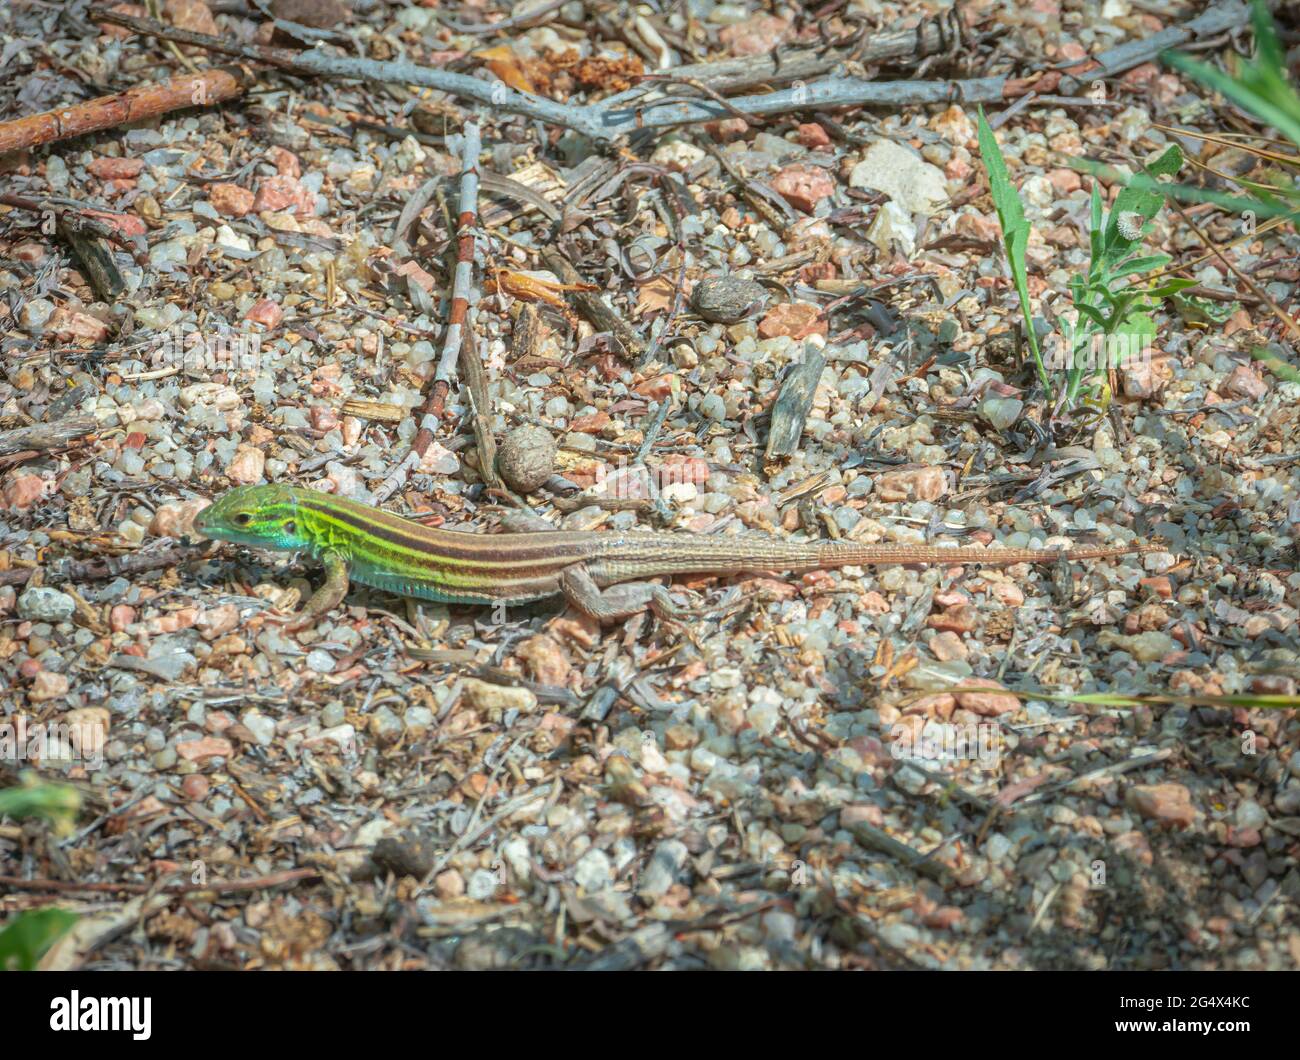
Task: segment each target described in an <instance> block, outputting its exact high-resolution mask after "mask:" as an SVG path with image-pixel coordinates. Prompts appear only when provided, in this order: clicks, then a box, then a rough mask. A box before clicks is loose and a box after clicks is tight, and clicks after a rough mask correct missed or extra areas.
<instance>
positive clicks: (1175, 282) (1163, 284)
mask: <svg viewBox="0 0 1300 1060" xmlns="http://www.w3.org/2000/svg"><path fill="white" fill-rule="evenodd" d="M1195 286H1196V281H1195V280H1189V279H1187V278H1186V277H1185V276H1169V277H1167V278H1166V279H1163V280H1161V281H1160V283H1159V284H1158V285H1157V286H1155V287H1148V288H1147V289H1146V290H1145V291H1143V292H1142V293H1143V294H1145V295H1146V296H1147V297H1148V298H1168V297H1169V296H1170V295H1174V294H1177V293H1178V292H1179V291H1185V290H1187V288H1189V287H1195Z"/></svg>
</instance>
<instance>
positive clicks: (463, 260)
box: [375, 121, 482, 504]
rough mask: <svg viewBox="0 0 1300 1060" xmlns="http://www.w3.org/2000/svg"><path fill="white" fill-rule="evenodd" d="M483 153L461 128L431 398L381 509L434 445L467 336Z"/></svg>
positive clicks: (474, 134)
mask: <svg viewBox="0 0 1300 1060" xmlns="http://www.w3.org/2000/svg"><path fill="white" fill-rule="evenodd" d="M481 148H482V141H481V139H480V137H479V127H478V123H477V122H472V121H471V122H466V123H465V143H464V149H463V151H462V152H461V168H460V217H459V218H458V219H457V222H456V231H457V247H456V273H455V278H454V279H453V280H452V288H451V313H450V315H449V317H448V320H447V331H446V334H445V335H444V336H443V343H442V356H441V357H439V358H438V364H437V367H436V368H435V369H434V373H433V376H432V379H431V380H430V382H431V383H432V386H430V388H429V396H428V398H427V399H426V400H425V402H424V404H423V405H422V406H421V407H420V412H419V416H420V429H419V432H418V433H417V434H416V436H415V441H413V442H412V443H411V451H410V452H409V453H407V454H406V457H405V459H403V460H402V462H401V463H400V464H398V465H397V467H395V468H394V469H393V471H392V473H391V474H390V475H389V476H388V477H387V478H385V479H384V481H383V482H381V483H380V484H379V487H378V488H377V489H376V490H375V503H376V504H382V503H383V502H384V501H386V500H387V499H388V498H389V497H391V496H392V495H393V494H394V493H396V492H397V491H398V490H399V489H401V488H402V487H403V486H404V485H405V484H406V480H407V479H408V478H409V477H410V475H411V472H412V470H414V469H415V468H417V467H419V465H420V461H421V460H423V459H424V454H425V453H427V452H428V451H429V447H430V446H431V445H433V438H434V435H435V434H437V432H438V425H439V423H440V422H441V421H442V415H443V411H444V408H445V406H446V403H447V394H448V392H449V391H450V390H451V381H452V379H453V378H455V375H456V363H457V361H458V360H459V358H460V352H461V346H462V345H463V343H464V337H465V318H466V315H467V314H468V312H469V299H470V292H471V289H472V287H473V285H474V231H475V228H476V226H477V224H478V156H479V151H480V149H481Z"/></svg>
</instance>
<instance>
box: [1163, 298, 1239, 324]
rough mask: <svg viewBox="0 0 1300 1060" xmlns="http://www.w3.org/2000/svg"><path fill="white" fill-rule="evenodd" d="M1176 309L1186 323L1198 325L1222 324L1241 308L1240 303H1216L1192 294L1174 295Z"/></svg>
mask: <svg viewBox="0 0 1300 1060" xmlns="http://www.w3.org/2000/svg"><path fill="white" fill-rule="evenodd" d="M1173 301H1174V308H1175V309H1176V310H1177V311H1178V315H1179V316H1180V317H1182V319H1183V320H1184V321H1191V322H1193V323H1198V324H1222V323H1225V322H1226V321H1227V319H1228V318H1229V317H1230V316H1232V314H1233V313H1235V312H1236V311H1237V310H1238V309H1239V308H1240V307H1241V303H1240V302H1215V301H1213V300H1212V299H1209V298H1197V297H1196V296H1195V295H1192V294H1176V295H1174V299H1173Z"/></svg>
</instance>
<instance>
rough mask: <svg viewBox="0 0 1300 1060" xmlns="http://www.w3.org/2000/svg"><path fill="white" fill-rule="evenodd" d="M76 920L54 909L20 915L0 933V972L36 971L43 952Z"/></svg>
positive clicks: (31, 910)
mask: <svg viewBox="0 0 1300 1060" xmlns="http://www.w3.org/2000/svg"><path fill="white" fill-rule="evenodd" d="M77 920H78V917H77V914H76V913H70V912H69V911H68V910H66V909H59V908H58V907H56V906H50V907H49V908H48V909H30V910H28V911H27V912H25V913H19V914H18V915H17V916H16V917H13V918H12V919H11V920H10V921H9V923H8V924H6V925H5V927H4V930H2V931H0V971H13V970H15V969H17V970H18V971H20V972H31V971H35V970H36V965H37V963H38V962H39V961H40V959H41V956H42V955H43V954H44V953H45V951H46V950H48V949H49V948H50V947H51V946H53V945H54V943H56V942H57V941H58V940H59V939H60V938H61V937H62V936H63V935H65V934H66V933H67V932H68V931H69V929H71V927H72V925H73V924H75V923H76V922H77Z"/></svg>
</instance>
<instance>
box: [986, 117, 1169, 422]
mask: <svg viewBox="0 0 1300 1060" xmlns="http://www.w3.org/2000/svg"><path fill="white" fill-rule="evenodd" d="M979 145H980V157H981V159H982V160H983V162H984V168H985V170H986V171H987V172H988V176H989V188H990V191H991V193H992V197H993V205H994V208H995V210H996V211H997V215H998V223H999V224H1000V226H1001V228H1002V242H1003V247H1004V248H1005V250H1006V255H1007V264H1008V265H1009V266H1010V269H1011V276H1012V280H1013V282H1014V283H1015V286H1016V292H1017V294H1018V295H1019V296H1020V312H1021V315H1022V316H1023V318H1024V322H1025V330H1026V333H1027V335H1028V340H1029V349H1030V352H1031V353H1032V355H1033V358H1034V364H1035V367H1036V368H1037V371H1038V378H1039V380H1040V382H1041V383H1042V384H1043V389H1044V390H1045V391H1046V393H1047V398H1048V400H1049V401H1051V400H1052V399H1053V397H1054V396H1056V397H1058V398H1059V402H1058V404H1063V405H1064V407H1067V408H1073V407H1074V406H1076V405H1078V404H1085V405H1090V406H1092V407H1093V408H1096V409H1100V410H1104V409H1105V407H1106V405H1107V404H1109V401H1110V387H1109V385H1108V383H1107V382H1106V380H1107V374H1108V372H1109V370H1110V369H1111V368H1115V367H1118V366H1119V365H1121V364H1126V363H1132V362H1133V361H1134V360H1136V359H1137V358H1139V357H1141V356H1144V355H1145V352H1146V351H1147V350H1148V349H1149V348H1150V345H1151V343H1152V341H1153V340H1154V338H1155V331H1156V328H1155V321H1154V319H1153V317H1152V313H1153V311H1154V310H1155V309H1156V308H1157V307H1158V305H1159V301H1160V299H1161V298H1165V297H1168V296H1170V295H1173V294H1175V293H1177V292H1178V291H1181V290H1183V289H1185V288H1187V287H1190V286H1193V284H1194V282H1195V281H1193V280H1186V279H1182V278H1179V277H1171V278H1168V279H1165V280H1162V282H1160V283H1159V284H1157V285H1155V286H1142V285H1140V284H1138V283H1136V282H1135V281H1136V278H1137V277H1139V276H1141V275H1143V274H1144V273H1148V272H1154V271H1156V270H1158V269H1162V268H1164V267H1165V266H1166V265H1168V264H1169V263H1170V262H1171V261H1172V260H1173V259H1172V258H1170V257H1169V255H1167V254H1146V255H1143V254H1140V253H1139V251H1140V249H1141V245H1142V241H1143V240H1144V239H1145V238H1146V237H1147V236H1148V235H1149V234H1150V233H1151V230H1152V226H1151V223H1150V222H1151V221H1152V219H1153V218H1154V217H1155V216H1156V214H1157V213H1159V212H1160V207H1161V206H1162V205H1163V204H1164V196H1163V195H1162V194H1161V192H1160V191H1157V190H1154V189H1153V188H1151V187H1148V186H1146V185H1145V184H1143V185H1139V184H1137V183H1136V182H1130V183H1129V185H1128V186H1127V187H1125V188H1123V189H1122V190H1121V191H1120V193H1119V194H1118V195H1117V196H1116V198H1115V203H1114V205H1113V207H1112V208H1111V210H1110V211H1109V213H1107V212H1106V211H1105V210H1104V208H1103V204H1102V199H1101V188H1100V185H1099V184H1098V183H1096V182H1095V181H1094V183H1093V186H1092V205H1091V214H1090V220H1089V249H1090V252H1091V260H1090V263H1089V266H1088V270H1087V272H1086V273H1084V274H1083V275H1080V276H1075V277H1072V278H1071V280H1070V295H1071V298H1072V300H1073V308H1074V312H1075V320H1074V322H1073V323H1072V324H1070V325H1069V326H1068V327H1067V328H1066V332H1067V335H1066V338H1065V341H1059V340H1058V341H1054V342H1053V344H1052V349H1051V350H1049V351H1048V352H1049V356H1048V358H1047V359H1046V360H1044V358H1043V355H1042V352H1041V351H1040V349H1039V346H1038V339H1037V335H1036V333H1035V330H1034V325H1033V313H1032V310H1031V307H1030V302H1029V283H1028V273H1027V270H1026V267H1025V248H1026V246H1027V245H1028V243H1029V234H1030V231H1031V229H1030V225H1029V222H1028V221H1027V220H1026V218H1025V212H1024V208H1023V206H1022V205H1021V202H1020V196H1019V194H1018V192H1017V191H1016V188H1015V186H1014V185H1013V184H1012V183H1011V178H1010V176H1009V175H1008V173H1007V167H1006V161H1005V160H1004V158H1003V157H1002V150H1001V148H999V147H998V143H997V140H996V138H995V137H994V135H993V130H992V129H991V128H990V127H989V124H988V122H987V120H986V119H985V117H984V112H983V110H982V109H981V111H980V115H979ZM1182 161H1183V155H1182V151H1181V150H1180V149H1179V147H1178V146H1177V145H1173V146H1170V147H1169V148H1168V149H1167V150H1166V151H1165V152H1164V154H1162V155H1161V156H1160V157H1159V158H1157V159H1156V160H1155V161H1154V162H1153V163H1151V165H1149V166H1147V167H1146V173H1147V175H1148V180H1150V181H1153V182H1154V181H1157V180H1158V179H1159V178H1161V177H1170V176H1172V175H1173V174H1175V173H1177V172H1178V169H1179V167H1180V166H1181V165H1182ZM1049 368H1051V369H1055V370H1063V371H1064V373H1065V380H1064V387H1063V389H1062V390H1061V392H1060V393H1059V394H1057V395H1054V393H1053V387H1052V382H1051V379H1050V378H1049V375H1048V369H1049Z"/></svg>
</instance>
